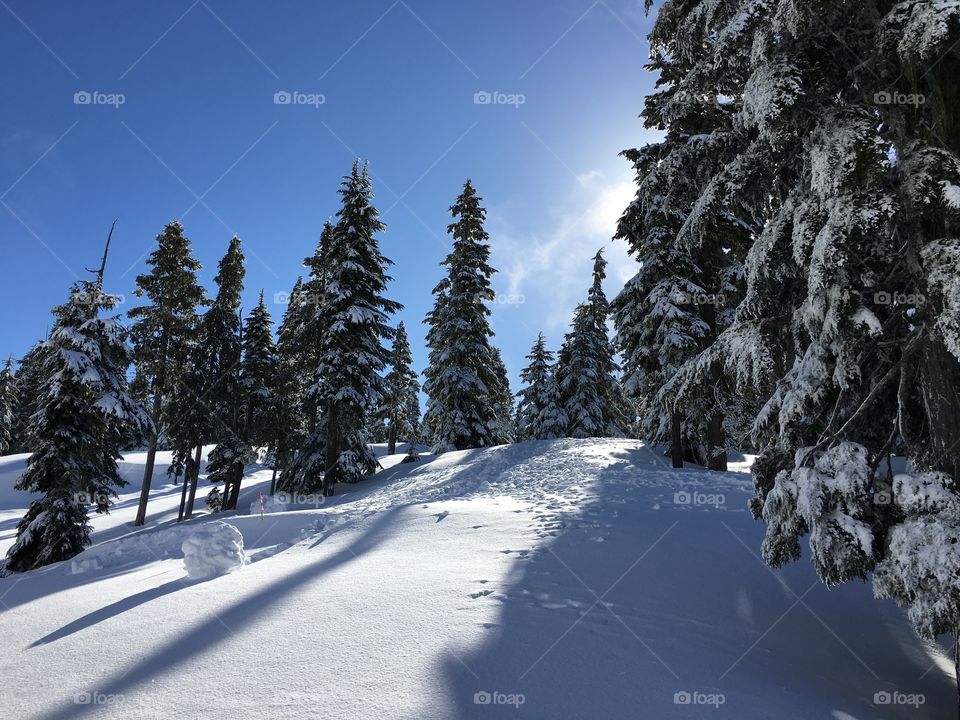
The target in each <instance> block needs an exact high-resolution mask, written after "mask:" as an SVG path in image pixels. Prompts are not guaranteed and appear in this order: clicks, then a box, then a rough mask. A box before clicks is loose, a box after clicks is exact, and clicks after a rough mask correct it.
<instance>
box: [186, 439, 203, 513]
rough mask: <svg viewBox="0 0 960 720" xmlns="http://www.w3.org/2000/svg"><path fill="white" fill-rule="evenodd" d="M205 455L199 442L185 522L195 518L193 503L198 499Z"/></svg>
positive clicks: (191, 476) (191, 477)
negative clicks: (201, 467) (199, 481)
mask: <svg viewBox="0 0 960 720" xmlns="http://www.w3.org/2000/svg"><path fill="white" fill-rule="evenodd" d="M202 454H203V445H201V444H200V443H199V442H198V443H197V451H196V454H195V455H194V460H193V466H192V467H191V468H190V496H189V497H188V498H187V512H186V515H185V516H184V519H185V520H189V519H190V518H191V517H192V516H193V503H194V500H196V497H197V481H198V480H199V479H200V458H201V457H202ZM184 484H186V479H184Z"/></svg>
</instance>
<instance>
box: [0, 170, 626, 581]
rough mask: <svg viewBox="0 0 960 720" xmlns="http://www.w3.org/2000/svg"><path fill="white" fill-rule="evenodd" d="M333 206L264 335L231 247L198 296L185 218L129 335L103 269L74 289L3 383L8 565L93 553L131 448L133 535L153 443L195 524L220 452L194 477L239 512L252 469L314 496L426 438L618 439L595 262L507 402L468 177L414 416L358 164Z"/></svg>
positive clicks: (485, 441)
mask: <svg viewBox="0 0 960 720" xmlns="http://www.w3.org/2000/svg"><path fill="white" fill-rule="evenodd" d="M339 193H340V196H341V207H340V209H339V210H338V211H337V213H336V216H335V217H334V218H332V219H331V220H330V221H328V222H327V223H326V224H325V225H324V227H323V229H322V231H321V233H320V238H319V241H318V243H317V246H316V248H315V250H314V252H313V254H312V255H310V256H309V257H307V258H305V259H304V268H305V270H306V274H305V276H303V277H300V278H298V279H297V281H296V283H295V285H294V287H293V289H292V291H291V292H290V294H289V296H288V304H287V307H286V309H285V312H284V314H283V317H282V318H281V320H280V323H279V325H278V326H277V327H276V329H275V328H274V322H273V318H272V317H271V314H270V311H269V309H268V307H267V304H266V302H265V300H264V294H263V291H261V292H260V296H259V300H258V302H257V304H256V305H255V306H254V307H253V308H252V309H251V310H250V311H249V313H247V314H246V316H245V317H244V314H243V311H242V308H241V296H242V294H243V291H244V282H245V258H244V253H243V245H242V243H241V241H240V239H239V238H237V237H234V238H233V239H232V240H231V241H230V243H229V246H228V248H227V251H226V253H225V255H224V256H223V258H222V259H221V260H220V262H219V264H218V268H217V270H218V271H217V274H216V276H215V278H214V285H215V291H214V292H213V293H212V297H210V296H209V295H208V292H207V290H206V289H205V288H204V287H203V286H202V285H201V284H200V282H199V280H198V272H199V271H200V269H201V266H200V263H199V262H198V261H197V260H196V258H195V257H194V256H193V253H192V247H191V243H190V240H189V239H188V238H187V236H186V235H185V231H184V227H183V225H182V224H181V223H179V222H171V223H169V224H168V225H167V226H166V227H164V228H163V231H162V232H161V233H160V234H159V235H157V237H156V247H155V248H154V250H153V251H152V252H151V254H150V255H149V256H148V258H147V260H146V266H147V269H146V271H145V272H144V273H142V274H140V275H138V276H137V278H136V287H135V290H134V295H135V296H136V297H137V298H139V299H140V300H141V301H142V302H141V303H140V304H139V305H138V306H136V307H134V308H132V309H131V310H129V311H128V312H127V321H128V322H127V323H126V324H124V323H122V322H121V321H120V320H121V319H120V317H119V316H117V315H116V314H112V316H110V315H111V313H112V311H115V308H116V306H117V303H118V298H117V297H116V296H112V295H109V294H107V293H106V292H104V290H103V287H102V285H103V267H101V270H100V271H99V272H98V273H97V275H96V278H95V280H93V281H81V282H78V283H76V284H75V285H74V286H73V287H72V288H71V291H70V295H69V298H68V300H67V302H66V303H64V304H63V305H61V306H58V307H57V308H55V309H54V325H53V329H52V330H51V331H50V334H49V336H48V337H47V338H46V339H45V340H44V341H42V342H39V343H37V344H36V345H35V346H34V347H33V348H31V350H30V351H29V352H28V353H27V354H26V355H25V356H24V357H23V358H21V360H20V362H19V364H18V366H17V365H15V364H14V363H13V360H12V359H10V360H8V362H7V364H6V368H5V369H4V371H3V372H2V373H0V453H6V452H29V453H31V455H30V457H29V458H28V460H27V470H26V472H25V473H24V474H23V475H22V477H21V478H20V479H19V481H18V482H17V485H16V487H17V488H18V489H19V490H23V491H28V492H32V493H37V494H39V495H40V497H39V498H38V499H36V500H34V501H33V502H32V503H31V505H30V508H29V510H28V512H27V514H26V516H25V517H24V518H23V519H22V520H21V522H20V523H19V524H18V526H17V540H16V542H15V543H14V545H13V546H12V547H11V548H10V550H9V552H8V554H7V560H6V566H5V567H6V569H7V570H8V571H21V570H28V569H31V568H35V567H40V566H42V565H45V564H48V563H50V562H54V561H57V560H64V559H68V558H70V557H73V556H74V555H76V554H77V553H78V552H80V551H81V550H82V549H83V548H84V547H85V546H87V545H88V544H89V543H90V532H91V527H90V524H89V513H90V512H91V511H95V512H106V511H108V509H109V508H110V506H111V505H112V504H113V502H114V501H115V499H116V498H117V490H118V489H120V488H122V487H124V486H125V485H127V484H128V482H127V480H126V479H124V478H122V477H120V474H119V472H118V465H117V461H118V460H119V459H120V458H121V450H124V449H127V450H129V449H131V448H135V447H142V448H145V462H144V472H143V479H142V485H141V491H140V498H139V503H138V508H137V515H136V520H135V524H136V525H143V524H144V523H145V522H146V518H147V509H148V503H149V499H150V496H151V487H152V482H153V479H154V475H155V465H156V458H157V453H158V451H160V450H166V451H169V452H170V455H171V458H172V461H171V462H170V464H169V466H168V469H167V473H168V475H170V476H171V477H172V479H173V482H174V483H175V484H176V483H178V482H180V481H181V479H182V483H181V496H180V507H179V513H178V521H182V520H187V519H189V518H191V517H192V515H193V512H194V506H195V503H196V494H197V491H198V484H199V479H200V474H201V467H202V452H203V448H204V446H211V445H212V446H213V448H212V450H211V451H210V453H209V456H208V458H207V465H206V471H207V480H208V481H209V482H211V483H213V484H215V488H216V489H215V490H214V491H213V492H212V493H211V497H210V499H209V500H208V503H209V504H211V506H212V507H213V509H214V510H220V509H224V510H232V509H235V508H236V506H237V502H238V499H239V493H240V485H241V481H242V479H243V477H244V472H245V468H246V467H247V466H248V465H250V464H251V463H253V462H257V461H260V462H264V463H267V464H268V465H269V466H270V467H272V468H273V477H272V482H271V488H270V492H271V493H274V492H276V491H288V492H294V493H297V494H310V493H315V494H320V495H324V496H326V495H331V494H333V491H334V487H335V486H336V484H337V483H355V482H358V481H359V480H360V479H362V478H363V477H365V476H367V475H369V474H371V473H372V472H374V471H375V470H376V469H377V468H378V463H377V460H376V457H375V455H374V453H373V450H372V448H371V446H370V444H371V442H384V443H386V444H387V450H388V452H389V453H391V454H392V453H394V452H396V447H397V444H398V442H401V441H405V442H406V443H407V444H408V447H409V450H408V454H407V457H406V458H405V461H407V462H412V461H416V460H417V459H418V451H417V447H418V445H419V444H420V443H422V442H426V443H429V444H430V446H431V447H432V449H433V451H434V452H437V453H439V452H445V451H449V450H464V449H470V448H482V447H488V446H492V445H498V444H503V443H509V442H513V441H514V440H529V439H549V438H558V437H578V438H583V437H592V436H624V435H626V434H628V433H629V431H630V426H631V422H632V419H633V417H632V410H631V408H630V407H629V403H628V402H627V401H626V399H625V397H624V395H623V392H622V390H621V387H620V383H619V379H618V367H617V365H616V362H615V359H614V354H615V350H614V346H613V343H612V341H611V339H610V338H609V337H608V331H607V320H608V318H609V316H610V307H609V303H608V302H607V299H606V297H605V296H604V292H603V289H602V287H601V284H602V282H603V280H604V277H605V266H606V261H605V260H604V259H603V256H602V254H601V253H600V252H598V253H597V255H596V256H595V258H594V268H593V283H592V285H591V287H590V288H589V291H588V292H587V297H586V299H585V301H584V302H583V303H581V304H580V305H578V306H577V308H576V310H575V312H574V318H573V322H572V326H571V329H570V332H569V333H567V335H566V336H565V337H564V341H563V343H562V346H561V348H560V350H559V352H558V353H557V359H556V361H554V358H553V354H552V353H551V352H550V351H548V350H547V349H546V346H545V341H544V339H543V336H542V335H541V336H540V337H539V338H538V340H537V343H536V344H535V345H534V348H533V350H532V352H531V354H530V356H529V361H530V364H529V366H528V367H527V368H526V369H525V370H524V371H523V372H522V373H521V379H522V380H523V383H524V388H523V389H522V390H521V391H520V393H518V396H519V403H516V402H515V396H514V394H513V392H512V391H511V388H510V383H509V380H508V377H507V369H506V366H505V365H504V362H503V359H502V357H501V354H500V351H499V350H498V348H497V347H496V346H495V345H494V344H493V337H494V334H493V331H492V329H491V327H490V323H489V316H490V303H491V302H492V301H493V300H494V299H495V294H494V291H493V289H492V277H493V275H494V273H495V272H496V271H495V270H494V269H493V268H492V267H491V266H490V264H489V257H490V238H489V236H488V234H487V232H486V230H485V229H484V222H485V218H486V210H485V209H484V207H483V206H482V204H481V202H482V199H481V198H480V197H479V196H478V194H477V192H476V189H475V188H474V186H473V184H472V183H471V182H470V181H467V182H466V183H465V185H464V187H463V189H462V191H461V193H460V194H459V196H458V197H457V199H456V201H455V202H454V204H453V205H452V206H451V207H450V213H451V216H452V222H451V223H450V225H449V226H448V228H447V232H448V234H449V236H450V238H451V240H452V243H451V249H450V252H449V254H448V255H447V257H446V258H445V259H444V260H443V262H442V263H441V266H442V267H443V268H444V270H445V273H444V277H443V279H442V280H441V281H440V282H439V283H438V284H437V286H436V287H435V288H434V289H433V296H434V303H433V307H432V309H431V310H430V312H429V313H428V315H427V317H426V318H425V320H424V322H425V324H426V325H427V327H428V330H427V337H426V340H427V346H428V349H429V363H428V366H427V368H426V369H425V371H424V373H423V374H424V378H425V382H424V384H423V392H424V393H425V394H426V397H427V405H426V411H425V413H424V415H423V418H422V420H421V417H420V400H419V393H420V390H421V388H420V384H419V381H418V377H419V376H418V373H417V372H416V371H415V370H414V369H413V368H412V364H413V360H412V353H411V349H410V339H409V336H408V333H407V329H406V328H405V326H404V324H403V323H402V322H401V323H398V324H397V325H396V326H395V327H394V326H393V325H392V324H391V322H390V318H391V316H392V315H393V314H395V313H396V312H397V311H399V310H400V309H401V307H402V306H401V305H400V304H399V303H397V302H395V301H393V300H391V299H389V298H388V297H387V296H386V291H387V286H388V283H389V281H390V277H389V276H388V275H387V270H388V268H389V267H390V266H391V265H392V261H391V260H390V259H388V258H387V257H386V256H385V255H384V254H383V253H382V252H381V249H380V245H379V241H378V236H379V235H380V234H382V233H383V231H384V230H385V225H384V224H383V223H382V221H381V220H380V219H379V213H378V211H377V209H376V207H375V206H374V204H373V190H372V187H371V182H370V177H369V172H368V169H367V166H366V164H361V163H359V162H357V163H355V164H354V167H353V168H352V170H351V172H350V174H349V175H347V176H345V177H344V179H343V182H342V183H341V186H340V190H339ZM111 234H112V230H111ZM107 249H109V240H108V244H107ZM106 257H107V254H106V252H105V253H104V259H103V266H105V265H106ZM102 315H108V316H110V317H101V316H102ZM388 346H389V347H388ZM131 367H132V373H131V372H130V368H131ZM220 487H222V488H223V490H222V492H221V491H220V490H219V488H220Z"/></svg>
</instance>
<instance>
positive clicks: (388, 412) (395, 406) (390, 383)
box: [376, 322, 419, 455]
mask: <svg viewBox="0 0 960 720" xmlns="http://www.w3.org/2000/svg"><path fill="white" fill-rule="evenodd" d="M412 364H413V356H412V355H411V353H410V340H409V339H408V338H407V329H406V328H405V327H404V325H403V323H402V322H401V323H400V324H399V325H397V333H396V335H395V336H394V338H393V351H392V352H391V353H390V372H388V373H387V376H386V378H385V380H386V382H385V388H384V392H383V397H382V399H381V401H380V407H379V408H378V411H377V413H376V416H377V417H378V418H380V419H383V420H386V421H387V422H388V427H387V454H389V455H393V454H394V453H395V452H396V451H397V441H398V440H401V439H403V438H407V439H410V438H412V437H413V434H414V429H415V424H416V423H417V421H418V420H419V413H418V414H417V416H416V417H410V410H411V408H412V407H413V403H411V402H410V398H411V395H413V396H416V394H417V392H418V391H419V385H418V383H417V373H416V372H414V371H413V370H412V369H411V367H410V366H411V365H412Z"/></svg>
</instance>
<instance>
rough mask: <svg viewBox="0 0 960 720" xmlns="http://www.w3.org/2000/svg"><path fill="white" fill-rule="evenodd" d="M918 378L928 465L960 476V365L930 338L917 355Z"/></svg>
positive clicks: (940, 344) (951, 474) (940, 343)
mask: <svg viewBox="0 0 960 720" xmlns="http://www.w3.org/2000/svg"><path fill="white" fill-rule="evenodd" d="M920 376H921V389H922V392H923V404H924V411H925V414H926V416H927V426H928V427H929V428H930V444H929V453H930V463H931V465H932V467H933V468H934V469H936V470H941V471H943V472H945V473H947V474H949V475H950V476H952V477H954V478H956V477H960V474H958V471H960V439H958V438H960V363H958V362H957V359H956V358H955V357H954V356H953V355H951V354H950V352H949V351H948V350H947V348H946V347H945V346H944V344H943V343H942V342H941V341H940V340H939V339H932V341H931V342H928V343H927V344H926V348H925V351H924V352H921V353H920ZM914 450H917V449H916V448H914Z"/></svg>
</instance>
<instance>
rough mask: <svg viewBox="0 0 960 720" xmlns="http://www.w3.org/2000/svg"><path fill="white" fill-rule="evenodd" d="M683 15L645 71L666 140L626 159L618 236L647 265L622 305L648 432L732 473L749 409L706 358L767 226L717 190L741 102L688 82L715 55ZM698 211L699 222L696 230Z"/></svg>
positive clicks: (658, 33) (622, 338)
mask: <svg viewBox="0 0 960 720" xmlns="http://www.w3.org/2000/svg"><path fill="white" fill-rule="evenodd" d="M679 16H680V13H678V12H672V11H671V12H666V13H663V14H661V15H660V16H659V17H658V19H657V22H656V23H655V25H654V28H653V31H652V33H651V35H650V43H651V60H650V63H649V64H648V65H647V66H646V69H647V70H651V71H654V72H657V73H659V80H658V84H657V91H656V92H654V93H653V94H651V95H650V96H649V97H648V98H647V100H646V106H645V108H644V111H643V117H644V119H645V126H646V127H648V128H651V129H656V130H659V131H661V132H663V133H664V134H665V137H664V139H663V140H662V141H661V142H659V143H656V144H652V145H647V146H645V147H644V148H641V149H639V150H628V151H625V152H624V153H623V155H624V156H626V157H627V159H628V160H630V162H631V163H632V164H633V166H634V170H635V172H636V177H637V186H638V188H637V195H636V198H635V199H634V201H633V202H632V203H631V204H630V206H629V207H628V208H627V210H626V211H625V212H624V214H623V216H622V217H621V218H620V221H619V224H618V229H617V234H616V237H617V238H619V239H623V240H625V241H626V242H627V246H628V249H629V251H630V252H631V253H632V254H634V256H635V257H636V259H637V261H638V264H639V266H640V269H639V272H638V274H637V275H636V277H635V278H633V279H632V280H631V281H630V282H629V283H628V284H627V286H626V287H625V288H624V290H623V292H621V293H620V295H619V296H618V297H617V298H615V299H614V301H613V309H614V321H615V325H616V328H617V346H618V349H619V350H620V352H621V353H622V354H623V357H624V370H625V372H624V378H625V382H624V385H625V389H626V390H627V392H628V395H629V396H630V397H631V398H633V399H634V401H635V402H636V403H637V405H638V408H639V413H640V423H639V426H640V427H639V429H640V432H641V433H642V434H643V435H644V436H646V437H647V439H648V440H650V441H652V442H666V441H668V440H669V441H671V445H673V446H676V447H672V448H671V455H672V457H673V461H674V464H675V466H681V465H682V459H683V457H684V456H687V457H690V458H691V459H694V460H696V461H697V462H701V463H704V464H708V465H710V466H711V467H714V468H717V469H723V468H725V466H726V459H725V445H726V440H725V435H726V431H730V432H734V433H739V434H741V435H742V434H743V432H744V428H743V424H744V423H743V421H742V414H743V413H742V412H736V413H729V412H728V411H729V410H730V409H731V408H732V407H737V409H738V410H739V405H740V404H742V397H743V393H742V392H741V393H739V394H734V393H732V392H731V388H730V385H731V383H730V382H729V380H728V379H727V377H726V376H725V375H724V373H723V371H722V370H723V369H722V364H721V363H720V362H718V361H716V360H712V361H710V362H701V361H700V357H699V353H700V351H701V350H703V349H704V348H705V347H706V346H708V345H709V344H710V343H711V342H712V341H713V339H714V338H715V337H716V336H717V334H718V332H719V331H720V330H722V329H723V328H725V327H727V326H728V325H729V324H730V322H731V320H732V308H733V307H735V306H736V304H737V303H738V302H739V299H740V297H741V295H742V284H743V283H742V280H741V278H742V275H743V256H744V254H745V251H746V247H747V245H748V243H749V240H750V237H751V235H750V233H751V232H753V231H756V230H758V229H759V225H758V224H757V223H756V222H752V221H751V220H750V218H752V214H751V213H750V212H749V211H745V209H744V207H743V206H742V204H740V203H738V201H737V199H736V198H735V197H734V198H733V199H731V200H730V202H727V198H720V197H718V196H717V194H716V193H715V192H713V191H712V190H710V191H708V189H709V188H708V185H709V182H710V180H711V177H712V173H713V172H715V171H716V170H717V169H719V168H723V167H726V166H727V165H728V164H729V163H731V162H733V161H734V160H735V158H736V151H737V150H738V147H739V145H738V141H737V137H736V134H735V133H734V132H733V131H732V128H733V126H734V118H735V116H736V112H737V110H738V109H739V107H740V103H739V96H737V95H736V94H732V96H731V95H724V94H722V90H724V89H726V88H722V89H720V88H717V87H715V86H714V85H711V84H709V83H703V82H701V80H702V78H701V77H700V76H698V75H695V74H689V68H690V67H691V65H692V64H693V63H694V62H695V60H694V59H693V58H696V57H700V56H702V55H704V54H705V53H709V52H711V48H710V45H709V44H707V45H705V46H703V47H689V46H687V44H686V43H685V38H678V33H677V30H676V24H677V23H678V17H679ZM680 45H682V48H681V47H679V46H680ZM691 210H693V211H694V214H695V215H696V217H697V218H698V222H697V223H694V224H691V223H688V220H689V219H690V216H691ZM745 218H746V219H745ZM681 445H682V446H683V447H682V448H681V447H680V446H681Z"/></svg>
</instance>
